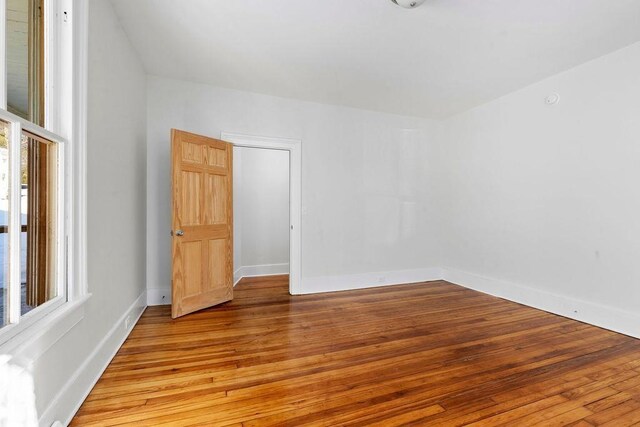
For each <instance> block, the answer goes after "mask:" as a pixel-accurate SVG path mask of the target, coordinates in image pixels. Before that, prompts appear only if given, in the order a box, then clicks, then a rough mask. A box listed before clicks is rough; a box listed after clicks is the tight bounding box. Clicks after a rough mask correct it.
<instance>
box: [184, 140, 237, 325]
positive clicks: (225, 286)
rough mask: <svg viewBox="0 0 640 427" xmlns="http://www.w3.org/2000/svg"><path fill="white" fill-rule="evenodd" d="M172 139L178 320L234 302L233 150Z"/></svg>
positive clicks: (220, 143) (223, 145)
mask: <svg viewBox="0 0 640 427" xmlns="http://www.w3.org/2000/svg"><path fill="white" fill-rule="evenodd" d="M171 135H172V144H173V148H172V168H173V171H172V175H173V192H172V194H173V216H172V229H173V244H172V247H173V249H172V252H173V262H172V266H173V272H172V307H171V314H172V317H173V318H176V317H179V316H183V315H185V314H188V313H191V312H194V311H197V310H201V309H203V308H207V307H211V306H213V305H216V304H220V303H223V302H226V301H229V300H231V299H232V298H233V234H232V233H233V212H232V209H233V203H232V200H233V199H232V188H233V186H232V181H231V180H232V177H233V173H232V164H233V162H232V156H233V149H232V146H231V144H228V143H226V142H223V141H219V140H216V139H212V138H206V137H203V136H199V135H194V134H191V133H188V132H183V131H178V130H172V134H171ZM178 231H180V233H178ZM179 234H180V235H179Z"/></svg>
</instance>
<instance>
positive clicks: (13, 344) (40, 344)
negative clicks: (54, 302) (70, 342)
mask: <svg viewBox="0 0 640 427" xmlns="http://www.w3.org/2000/svg"><path fill="white" fill-rule="evenodd" d="M90 298H91V294H87V295H84V296H82V297H80V298H79V299H77V300H75V301H70V302H67V303H64V304H63V305H61V306H60V307H59V308H57V309H56V310H54V311H53V312H51V313H49V314H47V315H46V316H44V317H43V318H41V319H39V320H38V321H36V322H34V323H33V324H32V325H29V327H27V328H26V329H24V330H22V331H20V332H19V333H17V334H16V336H14V337H13V338H11V339H9V340H8V341H7V342H6V343H4V344H2V345H1V346H0V354H10V355H12V356H13V357H14V358H16V359H21V360H23V361H24V362H27V363H29V362H33V361H35V360H37V359H38V358H39V357H40V356H42V355H43V354H44V353H46V351H47V350H49V349H50V348H51V346H53V345H54V344H55V343H56V342H58V341H59V340H60V339H62V337H64V336H65V335H66V334H67V333H68V332H69V331H70V330H71V329H72V328H73V327H74V326H75V325H77V324H78V323H79V322H80V321H81V320H82V319H83V318H84V309H85V305H86V303H87V301H88V300H89V299H90Z"/></svg>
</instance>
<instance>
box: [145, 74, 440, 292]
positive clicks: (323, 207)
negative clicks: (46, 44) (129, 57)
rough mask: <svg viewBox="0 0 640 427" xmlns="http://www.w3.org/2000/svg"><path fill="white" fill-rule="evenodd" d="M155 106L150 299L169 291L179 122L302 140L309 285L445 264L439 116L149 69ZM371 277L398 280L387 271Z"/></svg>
mask: <svg viewBox="0 0 640 427" xmlns="http://www.w3.org/2000/svg"><path fill="white" fill-rule="evenodd" d="M147 108H148V128H147V132H148V151H147V153H148V158H147V164H148V170H147V181H148V183H149V185H148V196H147V204H148V206H153V209H149V211H148V218H147V247H148V250H149V252H148V265H147V282H148V290H149V301H150V303H160V302H162V301H163V299H162V296H164V297H165V298H164V301H167V302H168V299H169V297H170V294H169V289H170V280H171V279H170V274H171V273H170V266H171V262H170V261H171V247H170V236H169V231H170V225H171V221H170V218H171V210H170V176H169V171H170V159H169V147H170V142H169V131H170V129H171V128H172V127H174V128H179V129H184V130H188V131H191V132H195V133H199V134H203V135H208V136H213V137H220V134H221V132H234V133H242V134H250V135H258V136H273V137H282V138H296V139H301V140H302V205H303V217H302V290H303V291H305V292H310V291H315V290H317V289H318V284H322V283H328V282H329V281H331V282H332V283H334V285H332V286H328V285H327V286H325V287H324V288H323V289H325V290H329V289H331V288H332V289H337V288H340V286H341V285H340V283H342V282H340V283H337V282H335V281H332V280H333V279H332V278H333V277H334V276H340V277H342V276H344V275H353V274H363V273H371V272H391V271H393V272H395V271H404V270H408V269H422V268H424V267H431V266H437V265H438V264H439V262H438V260H437V254H438V248H437V244H436V243H435V242H434V241H433V240H432V239H431V236H432V235H433V228H435V227H436V226H437V225H436V224H435V223H434V221H432V220H431V218H432V217H433V216H434V210H435V205H434V204H433V203H431V202H430V197H431V187H430V185H428V183H430V182H431V181H433V178H432V177H431V175H432V171H433V168H434V165H433V163H432V156H431V154H430V150H431V149H433V146H434V142H435V141H434V140H433V122H432V121H430V120H426V119H419V118H411V117H403V116H395V115H390V114H383V113H374V112H369V111H363V110H356V109H350V108H344V107H335V106H329V105H321V104H314V103H310V102H301V101H295V100H289V99H283V98H276V97H271V96H266V95H257V94H252V93H247V92H240V91H234V90H228V89H221V88H216V87H211V86H207V85H202V84H195V83H186V82H181V81H176V80H170V79H164V78H159V77H149V79H148V103H147ZM243 232H244V230H243ZM414 273H415V272H414ZM404 277H406V276H404ZM362 280H363V281H364V282H363V283H362V285H364V284H384V283H389V282H391V281H392V279H391V278H390V277H388V275H387V274H382V275H375V278H374V282H373V283H372V282H371V277H366V278H364V279H362ZM365 282H366V283H365ZM336 283H337V284H336ZM351 283H354V282H353V280H351Z"/></svg>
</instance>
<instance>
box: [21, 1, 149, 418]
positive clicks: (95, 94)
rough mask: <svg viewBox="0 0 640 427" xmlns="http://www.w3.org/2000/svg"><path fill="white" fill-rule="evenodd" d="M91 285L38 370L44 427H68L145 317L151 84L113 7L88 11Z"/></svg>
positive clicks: (99, 5)
mask: <svg viewBox="0 0 640 427" xmlns="http://www.w3.org/2000/svg"><path fill="white" fill-rule="evenodd" d="M89 9H90V12H89V32H90V34H89V80H88V91H89V93H88V97H89V98H88V144H87V145H88V146H87V173H88V182H87V184H88V218H87V220H88V226H87V229H88V251H87V252H88V280H89V292H90V293H91V294H92V296H91V298H90V299H89V301H88V302H87V305H86V307H85V311H84V318H83V319H82V320H81V321H80V322H79V323H78V324H77V325H76V326H75V327H73V328H72V329H71V330H70V331H69V332H68V333H67V334H66V335H65V336H64V337H63V338H62V339H61V340H60V341H58V342H57V343H55V344H54V345H53V346H52V347H51V348H50V349H49V350H48V351H46V352H45V353H44V354H43V355H42V356H41V357H40V358H39V359H38V360H36V361H35V364H34V374H35V381H36V384H35V385H36V393H37V406H38V414H39V415H40V416H41V420H40V422H41V424H42V425H45V426H49V425H51V422H52V421H54V420H56V419H58V420H61V421H62V422H63V423H64V422H66V421H68V420H69V417H70V416H72V415H73V412H74V411H75V409H76V407H77V405H79V404H80V403H81V402H82V400H83V399H84V397H85V395H86V393H88V392H89V391H90V388H91V386H92V385H93V384H92V383H93V381H95V380H97V378H98V376H99V375H100V374H101V372H102V369H103V368H104V367H105V363H106V362H108V360H109V359H110V357H111V356H112V355H113V353H114V352H115V351H116V350H117V349H118V347H119V345H120V343H121V341H122V339H124V337H125V336H126V334H127V333H128V331H127V330H126V329H125V328H124V324H123V320H124V317H125V315H131V316H132V321H134V320H135V316H136V315H137V314H139V313H140V312H141V309H142V308H143V304H144V298H141V297H142V296H143V295H144V292H145V263H146V258H145V244H146V242H145V221H146V200H145V188H146V166H145V165H146V135H145V131H146V129H145V120H146V95H145V92H146V77H145V73H144V71H143V69H142V65H141V63H140V61H139V60H138V58H137V56H136V54H135V52H134V51H133V49H132V48H131V46H130V44H129V42H128V40H127V37H126V36H125V34H124V32H123V31H122V29H121V28H120V25H119V22H118V20H117V19H116V16H115V14H114V12H113V10H112V6H111V3H110V2H109V1H108V0H93V1H91V5H90V7H89Z"/></svg>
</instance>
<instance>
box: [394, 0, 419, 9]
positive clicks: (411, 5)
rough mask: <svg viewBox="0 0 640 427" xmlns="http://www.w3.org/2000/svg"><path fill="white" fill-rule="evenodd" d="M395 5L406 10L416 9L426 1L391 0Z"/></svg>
mask: <svg viewBox="0 0 640 427" xmlns="http://www.w3.org/2000/svg"><path fill="white" fill-rule="evenodd" d="M391 1H392V2H394V3H395V4H397V5H398V6H400V7H404V8H405V9H415V8H416V7H418V6H420V5H421V4H422V3H424V0H391Z"/></svg>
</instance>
